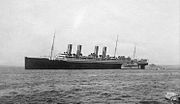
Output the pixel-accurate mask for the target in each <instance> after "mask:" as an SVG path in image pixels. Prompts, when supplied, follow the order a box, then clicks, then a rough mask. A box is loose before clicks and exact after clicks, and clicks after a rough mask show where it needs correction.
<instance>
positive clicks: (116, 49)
mask: <svg viewBox="0 0 180 104" xmlns="http://www.w3.org/2000/svg"><path fill="white" fill-rule="evenodd" d="M117 42H118V35H117V39H116V47H115V51H114V57H116V51H117Z"/></svg>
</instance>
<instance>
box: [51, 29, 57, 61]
mask: <svg viewBox="0 0 180 104" xmlns="http://www.w3.org/2000/svg"><path fill="white" fill-rule="evenodd" d="M55 34H56V32H54V36H53V43H52V47H51V56H50V60H53V51H54V40H55Z"/></svg>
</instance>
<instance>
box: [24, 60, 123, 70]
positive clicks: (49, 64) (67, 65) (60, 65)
mask: <svg viewBox="0 0 180 104" xmlns="http://www.w3.org/2000/svg"><path fill="white" fill-rule="evenodd" d="M121 65H122V63H117V62H116V63H114V62H85V61H82V62H80V61H78V62H76V61H65V60H49V59H48V58H30V57H25V69H121Z"/></svg>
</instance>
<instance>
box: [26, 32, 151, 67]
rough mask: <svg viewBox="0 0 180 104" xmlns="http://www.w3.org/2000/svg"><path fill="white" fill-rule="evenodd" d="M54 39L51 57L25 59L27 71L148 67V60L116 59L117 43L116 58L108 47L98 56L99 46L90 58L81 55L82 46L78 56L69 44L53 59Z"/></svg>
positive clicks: (78, 49) (78, 50)
mask: <svg viewBox="0 0 180 104" xmlns="http://www.w3.org/2000/svg"><path fill="white" fill-rule="evenodd" d="M54 39H55V34H54V37H53V43H52V47H51V56H50V57H49V58H41V57H36V58H35V57H25V69H29V70H31V69H32V70H33V69H34V70H38V69H39V70H42V69H48V70H52V69H61V70H62V69H64V70H67V69H72V70H73V69H121V67H122V66H125V67H127V66H130V67H132V65H133V67H134V66H136V67H137V68H140V69H145V66H146V65H148V62H147V59H140V60H137V59H131V58H130V57H125V56H118V57H116V56H115V55H116V50H117V42H118V37H117V40H116V47H115V52H114V56H113V57H111V56H109V55H106V52H107V47H103V48H102V54H101V55H98V50H99V46H95V49H94V53H91V54H90V55H88V56H83V55H82V53H81V50H82V45H78V46H77V51H76V54H75V53H72V44H68V49H67V51H66V52H64V53H63V54H59V55H56V57H53V50H54Z"/></svg>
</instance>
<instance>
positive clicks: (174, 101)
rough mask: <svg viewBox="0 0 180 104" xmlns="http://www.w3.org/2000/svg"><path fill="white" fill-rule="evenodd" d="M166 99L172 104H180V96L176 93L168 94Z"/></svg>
mask: <svg viewBox="0 0 180 104" xmlns="http://www.w3.org/2000/svg"><path fill="white" fill-rule="evenodd" d="M165 99H166V100H168V101H170V103H171V104H180V95H179V94H177V93H174V92H167V93H166V94H165Z"/></svg>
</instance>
